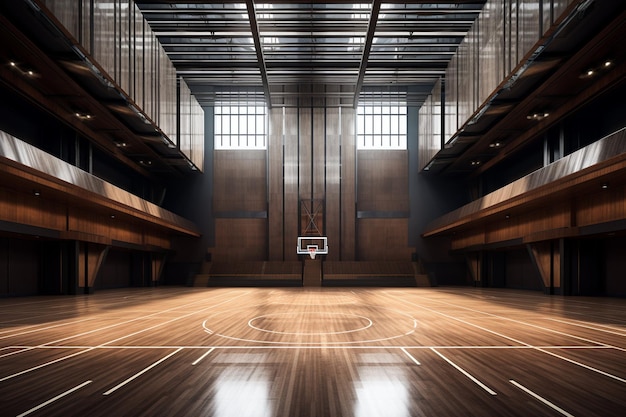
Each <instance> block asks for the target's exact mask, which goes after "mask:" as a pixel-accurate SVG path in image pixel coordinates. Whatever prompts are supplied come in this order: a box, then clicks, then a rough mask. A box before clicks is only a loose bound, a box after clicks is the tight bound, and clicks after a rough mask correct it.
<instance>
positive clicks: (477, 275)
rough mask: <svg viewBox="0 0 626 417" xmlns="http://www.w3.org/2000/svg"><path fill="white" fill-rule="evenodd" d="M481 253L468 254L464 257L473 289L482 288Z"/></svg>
mask: <svg viewBox="0 0 626 417" xmlns="http://www.w3.org/2000/svg"><path fill="white" fill-rule="evenodd" d="M482 255H483V254H482V252H476V253H472V254H469V255H467V256H466V257H465V261H466V262H467V268H468V270H469V272H470V276H471V277H472V282H473V284H474V286H475V287H482V276H483V256H482Z"/></svg>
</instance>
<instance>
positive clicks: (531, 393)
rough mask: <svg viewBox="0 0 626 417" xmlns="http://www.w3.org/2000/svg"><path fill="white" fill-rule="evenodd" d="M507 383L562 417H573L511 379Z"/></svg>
mask: <svg viewBox="0 0 626 417" xmlns="http://www.w3.org/2000/svg"><path fill="white" fill-rule="evenodd" d="M509 382H510V383H511V384H513V385H515V386H516V387H517V388H519V389H521V390H522V391H524V392H525V393H526V394H528V395H530V396H531V397H534V398H535V399H537V400H539V401H541V402H542V403H544V404H545V405H547V406H548V407H550V408H552V409H553V410H555V411H558V412H559V413H561V414H563V415H564V416H567V417H574V416H573V415H572V414H570V413H568V412H567V411H565V410H563V409H562V408H560V407H558V406H556V405H555V404H553V403H551V402H550V401H548V400H546V399H545V398H543V397H542V396H540V395H539V394H536V393H534V392H532V391H531V390H529V389H528V388H526V387H525V386H523V385H522V384H520V383H518V382H516V381H514V380H512V379H510V380H509Z"/></svg>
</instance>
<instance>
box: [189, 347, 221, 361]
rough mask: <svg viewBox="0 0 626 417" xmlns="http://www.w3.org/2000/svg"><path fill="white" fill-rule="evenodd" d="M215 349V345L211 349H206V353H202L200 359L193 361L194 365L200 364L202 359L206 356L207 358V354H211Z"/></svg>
mask: <svg viewBox="0 0 626 417" xmlns="http://www.w3.org/2000/svg"><path fill="white" fill-rule="evenodd" d="M214 350H215V348H214V347H212V348H211V349H209V350H208V351H206V352H205V353H204V355H202V356H200V357H199V358H198V359H196V360H195V361H194V362H193V363H192V365H197V364H199V363H200V361H201V360H202V359H204V358H206V357H207V356H209V353H211V352H213V351H214Z"/></svg>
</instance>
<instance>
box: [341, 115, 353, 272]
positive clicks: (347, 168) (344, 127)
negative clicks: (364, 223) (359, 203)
mask: <svg viewBox="0 0 626 417" xmlns="http://www.w3.org/2000/svg"><path fill="white" fill-rule="evenodd" d="M355 118H356V110H355V109H354V108H352V107H342V108H341V255H340V256H341V260H342V261H354V260H356V135H355Z"/></svg>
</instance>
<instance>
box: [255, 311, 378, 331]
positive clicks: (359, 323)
mask: <svg viewBox="0 0 626 417" xmlns="http://www.w3.org/2000/svg"><path fill="white" fill-rule="evenodd" d="M372 325H373V323H372V320H370V319H369V318H367V317H365V316H359V315H357V314H347V313H325V312H310V313H306V312H300V313H276V314H265V315H263V316H257V317H254V318H252V319H250V320H249V321H248V326H250V327H251V328H253V329H255V330H258V331H261V332H266V333H276V334H285V335H302V336H318V335H331V334H342V333H352V332H359V331H362V330H365V329H368V328H370V327H372Z"/></svg>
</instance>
